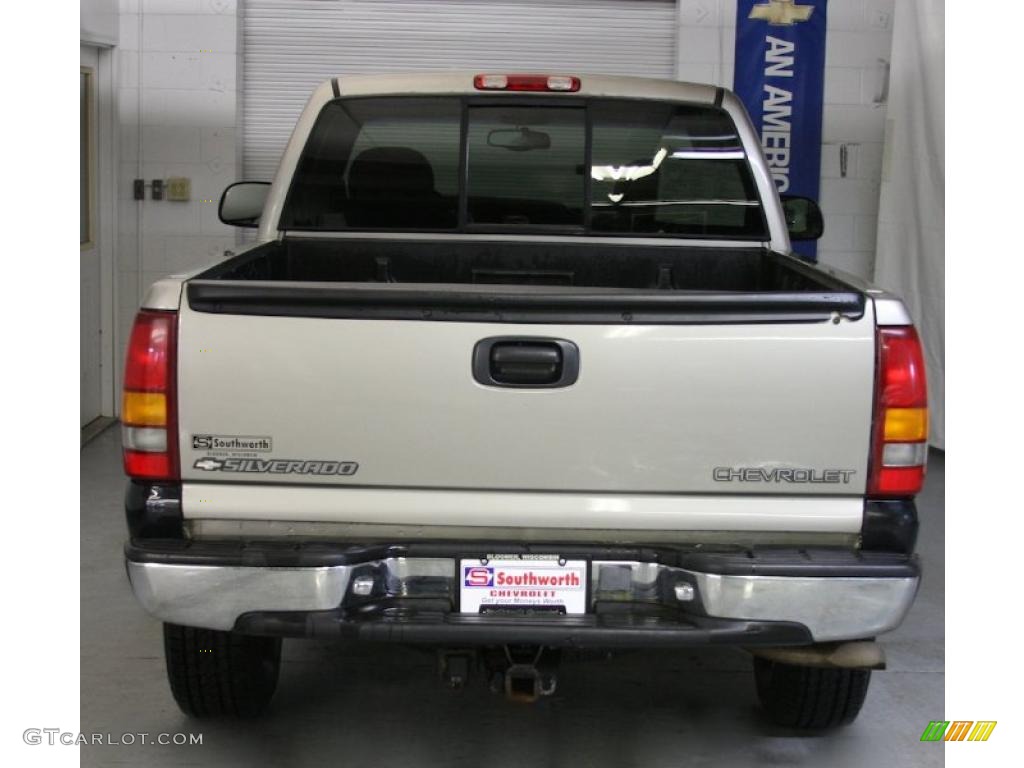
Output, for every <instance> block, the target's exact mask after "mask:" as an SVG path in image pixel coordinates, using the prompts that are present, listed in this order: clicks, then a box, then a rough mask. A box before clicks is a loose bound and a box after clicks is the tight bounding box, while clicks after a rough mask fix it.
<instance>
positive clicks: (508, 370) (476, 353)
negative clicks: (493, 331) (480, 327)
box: [473, 336, 580, 388]
mask: <svg viewBox="0 0 1024 768" xmlns="http://www.w3.org/2000/svg"><path fill="white" fill-rule="evenodd" d="M579 361H580V354H579V349H578V348H577V347H576V345H575V344H573V343H572V342H571V341H566V340H565V339H548V338H540V337H529V336H527V337H521V336H517V337H513V336H493V337H491V338H489V339H483V340H481V341H478V342H477V344H476V346H475V347H474V349H473V377H474V378H475V379H476V380H477V381H478V382H480V383H481V384H485V385H487V386H490V387H522V388H537V387H542V388H550V387H567V386H569V385H570V384H573V383H575V381H576V379H577V378H578V377H579V370H580V363H579Z"/></svg>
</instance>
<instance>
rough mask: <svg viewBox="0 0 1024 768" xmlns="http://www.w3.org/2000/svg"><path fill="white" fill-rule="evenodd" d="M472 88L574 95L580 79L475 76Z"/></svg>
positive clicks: (550, 76) (548, 76)
mask: <svg viewBox="0 0 1024 768" xmlns="http://www.w3.org/2000/svg"><path fill="white" fill-rule="evenodd" d="M473 87H474V88H476V89H477V90H478V91H561V92H563V93H575V92H576V91H578V90H579V89H580V79H579V78H578V77H572V76H571V75H477V76H476V77H474V78H473Z"/></svg>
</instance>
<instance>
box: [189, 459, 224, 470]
mask: <svg viewBox="0 0 1024 768" xmlns="http://www.w3.org/2000/svg"><path fill="white" fill-rule="evenodd" d="M192 466H193V467H195V468H196V469H205V470H206V471H207V472H210V471H212V470H214V469H220V468H221V467H223V466H224V462H223V461H218V460H217V459H200V460H199V461H197V462H196V463H195V464H193V465H192Z"/></svg>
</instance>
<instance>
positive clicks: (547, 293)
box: [123, 73, 928, 728]
mask: <svg viewBox="0 0 1024 768" xmlns="http://www.w3.org/2000/svg"><path fill="white" fill-rule="evenodd" d="M776 144H777V141H776ZM220 205H221V207H220V213H221V218H222V219H223V220H224V221H226V222H228V223H231V224H236V225H238V226H250V227H258V231H257V233H256V237H255V239H254V240H255V241H254V242H253V243H252V244H251V245H249V246H247V247H246V248H245V249H244V250H242V251H241V252H239V253H238V254H237V255H234V256H232V257H231V258H228V259H226V260H225V261H222V262H220V263H218V264H215V265H213V266H211V267H208V268H205V269H203V270H200V271H197V272H194V273H192V274H189V275H184V276H178V277H172V278H168V279H165V280H161V281H159V282H157V283H156V284H155V285H154V286H153V287H152V288H151V290H150V291H149V294H148V296H147V298H146V299H145V302H144V304H143V307H142V309H141V311H140V312H139V315H138V318H137V320H136V323H135V326H134V329H133V332H132V335H131V340H130V345H129V350H128V360H127V366H126V369H125V375H124V388H125V392H124V404H123V423H124V427H123V440H124V463H125V469H126V471H127V474H128V475H129V476H130V478H131V479H130V482H129V485H128V492H127V497H126V512H127V520H128V528H129V531H130V541H129V542H128V544H127V545H126V549H125V553H126V558H127V569H128V576H129V578H130V580H131V585H132V589H133V591H134V593H135V595H136V597H137V598H138V600H139V601H140V602H141V604H142V605H143V606H144V607H145V609H146V610H147V611H149V613H151V614H152V615H153V616H155V617H156V618H158V619H160V620H161V621H163V622H164V627H165V651H166V657H167V671H168V676H169V678H170V684H171V689H172V692H173V694H174V697H175V699H176V700H177V702H178V704H179V705H180V707H181V708H182V709H183V710H184V711H185V712H186V713H188V714H191V715H194V716H198V717H202V716H211V715H218V714H241V715H247V714H254V713H257V712H260V711H262V710H264V709H265V708H266V706H267V705H268V703H269V701H270V699H271V696H272V695H273V692H274V689H275V687H276V684H277V677H278V669H279V664H280V654H281V642H282V640H281V638H284V637H311V636H331V637H341V638H351V639H358V640H371V641H392V642H399V643H415V644H425V645H428V646H433V647H436V648H437V652H438V654H439V660H440V663H439V668H440V669H441V672H442V675H443V678H444V680H445V681H446V682H447V683H448V684H449V685H452V686H459V685H462V684H463V683H464V682H465V681H466V680H467V678H469V677H470V676H471V675H474V674H477V673H479V672H481V671H482V672H483V674H484V676H485V679H487V680H488V681H490V682H491V683H492V685H495V686H496V687H498V688H499V690H504V691H505V692H506V694H507V695H508V696H509V697H511V698H514V699H523V700H532V699H536V698H537V697H538V696H543V695H545V694H549V693H551V692H552V691H553V690H554V688H555V685H556V682H557V665H558V661H559V659H560V656H561V655H562V654H563V653H565V652H578V651H580V649H589V648H596V649H606V650H607V649H619V648H655V647H660V648H676V647H684V646H700V645H708V644H714V645H723V644H724V645H731V646H736V647H739V648H742V649H745V650H747V651H749V652H750V654H751V656H752V658H753V668H754V672H755V678H756V684H757V690H758V694H759V697H760V699H761V702H762V703H763V705H764V706H765V708H766V710H767V712H768V714H769V715H770V716H771V717H772V718H773V719H774V720H776V721H777V722H779V723H782V724H784V725H788V726H792V727H800V728H825V727H831V726H835V725H839V724H843V723H848V722H850V721H851V720H852V719H853V718H854V717H856V715H857V713H858V712H859V710H860V708H861V705H862V703H863V701H864V697H865V694H866V692H867V687H868V682H869V679H870V674H871V670H872V669H878V668H881V667H882V666H883V664H884V656H883V654H882V651H881V649H880V647H879V646H878V645H877V644H876V642H875V638H876V637H877V636H878V635H880V634H882V633H884V632H886V631H888V630H891V629H893V628H894V627H896V626H897V625H898V624H899V623H900V622H901V620H902V619H903V617H904V615H905V614H906V612H907V610H908V609H909V607H910V605H911V602H912V601H913V599H914V595H915V592H916V590H917V587H918V581H919V575H920V571H919V566H918V562H917V558H916V557H915V556H914V554H913V548H914V541H915V538H916V534H917V524H918V523H917V514H916V511H915V506H914V500H913V499H914V495H915V494H916V493H917V492H918V491H919V490H920V488H921V484H922V482H923V479H924V471H925V463H926V451H927V423H928V415H927V408H926V395H925V381H924V367H923V364H922V357H921V348H920V344H919V342H918V338H917V336H916V333H915V331H914V328H913V326H912V325H911V322H910V319H909V317H908V314H907V311H906V309H905V308H904V306H903V304H902V303H901V302H900V300H899V299H897V298H895V297H893V296H891V295H887V294H886V293H884V292H883V291H881V290H878V289H876V288H874V287H872V286H870V285H866V284H864V283H861V282H858V281H857V280H856V279H854V278H851V277H849V276H844V275H841V274H839V273H836V272H834V271H833V270H829V269H824V268H820V267H815V266H813V265H810V264H807V263H805V262H804V261H802V260H800V259H798V258H796V257H795V256H793V255H792V253H791V249H790V239H791V238H793V239H797V238H813V237H817V236H819V235H820V234H821V229H822V220H821V214H820V211H819V210H818V208H817V206H816V205H815V204H814V203H813V201H810V200H807V199H801V198H783V199H781V200H780V198H779V195H778V193H777V191H776V187H775V185H774V183H773V179H772V175H771V168H770V167H769V166H768V165H767V164H766V162H765V159H764V156H763V154H762V151H761V137H759V136H758V135H757V134H756V133H755V131H754V129H753V128H752V126H751V124H750V121H749V119H748V117H747V115H746V113H745V112H744V110H743V107H742V106H741V104H740V102H739V101H738V100H737V99H736V97H735V96H734V95H733V94H732V93H730V92H729V91H727V90H724V89H722V88H715V87H711V86H704V85H692V84H686V83H676V82H669V81H659V80H644V79H634V78H624V77H601V76H589V75H585V76H580V77H576V76H563V75H514V74H507V75H506V74H476V75H474V74H473V73H446V74H438V75H422V74H419V75H388V76H378V77H363V76H359V77H349V76H345V77H338V78H334V79H331V80H330V81H328V82H326V83H324V84H322V85H321V86H320V87H319V88H317V89H316V91H315V92H314V93H313V95H312V97H311V98H310V100H309V103H308V105H307V106H306V108H305V111H304V112H303V113H302V116H301V118H300V119H299V122H298V125H297V126H296V128H295V131H294V133H293V134H292V137H291V140H290V142H289V143H288V146H287V149H286V151H285V153H284V155H283V157H282V160H281V165H280V168H279V170H278V172H277V175H276V177H275V179H274V182H273V184H257V183H242V184H237V185H233V186H231V187H229V188H228V189H227V190H226V191H225V193H224V196H223V198H222V199H221V204H220Z"/></svg>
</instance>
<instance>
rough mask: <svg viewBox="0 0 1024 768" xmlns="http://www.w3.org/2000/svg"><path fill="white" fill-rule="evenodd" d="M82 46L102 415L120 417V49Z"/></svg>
mask: <svg viewBox="0 0 1024 768" xmlns="http://www.w3.org/2000/svg"><path fill="white" fill-rule="evenodd" d="M80 43H81V45H82V46H89V47H91V48H95V49H96V70H95V72H94V75H93V93H92V99H93V103H92V109H93V112H94V115H95V122H94V125H95V127H96V141H95V142H94V144H93V151H94V157H93V158H92V163H93V166H92V167H93V171H94V173H95V178H96V182H95V185H94V193H93V194H94V197H93V204H94V208H93V211H92V215H93V222H94V228H95V229H94V231H93V232H91V233H90V234H91V236H93V237H94V238H96V237H98V239H99V257H100V415H101V416H108V417H114V416H117V415H118V410H119V409H118V402H117V398H116V397H115V391H116V381H115V378H116V373H117V370H118V368H119V366H118V364H117V357H118V353H119V350H120V349H121V339H120V338H119V337H120V335H121V332H120V329H119V328H118V323H117V314H116V312H117V306H118V297H117V285H118V280H117V273H116V270H117V233H118V228H117V209H118V205H117V200H118V190H117V177H118V174H117V147H118V143H117V138H118V137H117V131H118V120H117V114H118V113H117V58H116V54H117V49H116V48H115V47H114V46H112V45H110V43H109V42H105V41H100V40H89V39H87V38H84V37H83V38H81V40H80Z"/></svg>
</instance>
